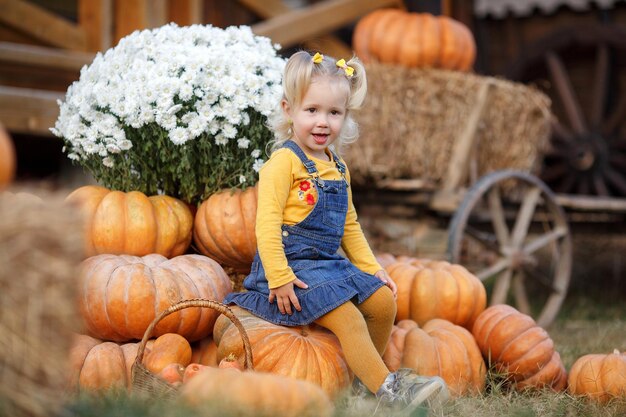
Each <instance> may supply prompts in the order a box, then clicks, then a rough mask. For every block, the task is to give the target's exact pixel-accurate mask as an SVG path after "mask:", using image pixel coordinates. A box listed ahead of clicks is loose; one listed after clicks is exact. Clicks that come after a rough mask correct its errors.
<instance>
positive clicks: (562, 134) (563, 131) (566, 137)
mask: <svg viewBox="0 0 626 417" xmlns="http://www.w3.org/2000/svg"><path fill="white" fill-rule="evenodd" d="M551 126H552V132H553V133H554V137H553V138H556V139H559V140H560V141H562V142H571V141H573V140H574V134H573V133H572V132H571V131H570V130H569V129H568V128H567V126H565V125H563V124H562V123H560V122H559V121H558V120H556V118H555V119H553V120H552V124H551Z"/></svg>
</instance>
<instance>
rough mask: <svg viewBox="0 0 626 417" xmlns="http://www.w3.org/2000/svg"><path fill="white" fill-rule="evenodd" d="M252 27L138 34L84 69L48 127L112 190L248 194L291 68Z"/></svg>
mask: <svg viewBox="0 0 626 417" xmlns="http://www.w3.org/2000/svg"><path fill="white" fill-rule="evenodd" d="M277 49H278V46H275V45H272V43H271V41H270V40H269V39H268V38H265V37H260V36H256V35H254V34H253V33H252V31H251V30H250V28H249V27H246V26H241V27H228V28H226V29H220V28H216V27H212V26H210V25H206V26H204V25H193V26H189V27H178V26H177V25H175V24H169V25H166V26H163V27H160V28H157V29H153V30H143V31H136V32H134V33H132V34H131V35H129V36H127V37H125V38H123V39H122V40H121V41H120V42H119V44H118V45H117V46H116V47H114V48H111V49H109V50H108V51H106V52H105V53H104V54H101V53H98V54H97V55H96V57H95V59H94V61H93V62H92V63H91V64H90V65H89V66H85V67H83V69H82V70H81V74H80V79H79V80H78V81H76V82H75V83H73V84H72V85H71V86H70V87H69V89H68V91H67V94H66V97H65V101H64V102H60V103H59V106H60V114H59V118H58V120H57V122H56V124H55V127H54V128H52V129H51V131H52V132H53V134H55V135H56V136H59V137H61V138H62V139H63V141H64V144H65V146H64V148H63V149H64V152H65V153H67V156H68V157H69V158H70V159H72V160H73V161H74V162H75V163H77V164H80V165H81V166H83V168H84V169H86V170H87V171H89V172H90V173H91V174H92V175H93V177H94V178H95V179H96V181H98V182H99V183H101V184H102V185H104V186H105V187H107V188H110V189H114V190H121V191H126V192H128V191H131V190H137V191H141V192H143V193H144V194H147V195H154V194H166V195H170V196H172V197H176V198H179V199H181V200H183V201H186V202H188V203H194V204H196V203H199V202H200V201H203V200H205V199H206V198H207V197H208V196H209V195H211V194H213V193H214V192H216V191H218V190H220V189H223V188H232V187H240V188H245V187H248V186H252V185H254V184H255V183H256V181H257V178H258V177H257V172H258V170H259V169H260V167H261V165H262V164H263V162H264V160H263V155H264V154H265V148H266V145H267V144H268V142H269V141H270V140H271V139H272V138H273V134H272V132H271V131H270V130H269V128H268V127H267V126H266V120H267V117H268V116H269V115H270V114H271V112H272V111H274V109H275V105H276V103H277V102H278V100H279V99H280V94H281V86H280V83H281V75H282V70H283V67H284V64H285V60H284V59H283V58H281V57H280V56H278V55H277Z"/></svg>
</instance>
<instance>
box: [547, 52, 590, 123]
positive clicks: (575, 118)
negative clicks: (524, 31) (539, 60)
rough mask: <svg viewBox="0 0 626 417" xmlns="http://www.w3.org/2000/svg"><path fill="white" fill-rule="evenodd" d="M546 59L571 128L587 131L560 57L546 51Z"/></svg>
mask: <svg viewBox="0 0 626 417" xmlns="http://www.w3.org/2000/svg"><path fill="white" fill-rule="evenodd" d="M546 61H547V65H548V68H549V70H550V76H551V77H552V81H553V82H554V84H555V86H556V89H557V91H558V94H559V97H560V99H561V101H562V103H563V106H564V108H565V112H566V113H567V116H568V119H569V121H570V124H571V126H572V129H574V132H575V133H576V134H578V135H583V134H584V133H585V132H586V131H587V127H586V126H585V121H584V119H583V114H582V110H581V109H580V105H579V104H578V101H577V100H576V96H575V94H574V89H573V88H572V83H571V81H570V78H569V76H568V75H567V72H566V71H565V65H563V61H562V60H561V58H559V56H558V55H557V54H556V53H554V52H553V51H548V52H547V53H546Z"/></svg>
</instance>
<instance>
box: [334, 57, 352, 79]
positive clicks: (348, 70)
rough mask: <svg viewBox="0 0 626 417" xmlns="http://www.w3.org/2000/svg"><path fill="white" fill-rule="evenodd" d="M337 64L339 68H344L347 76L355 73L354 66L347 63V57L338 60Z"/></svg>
mask: <svg viewBox="0 0 626 417" xmlns="http://www.w3.org/2000/svg"><path fill="white" fill-rule="evenodd" d="M336 65H337V66H338V67H339V68H343V70H344V71H345V72H346V77H352V76H353V75H354V68H352V67H351V66H349V65H347V64H346V60H345V59H343V58H341V59H340V60H339V61H337V62H336Z"/></svg>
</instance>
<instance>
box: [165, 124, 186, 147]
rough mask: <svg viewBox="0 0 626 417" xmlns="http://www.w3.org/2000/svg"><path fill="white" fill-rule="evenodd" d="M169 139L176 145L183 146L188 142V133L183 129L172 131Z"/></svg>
mask: <svg viewBox="0 0 626 417" xmlns="http://www.w3.org/2000/svg"><path fill="white" fill-rule="evenodd" d="M169 137H170V140H171V141H172V142H173V143H174V144H175V145H182V144H183V143H185V142H186V141H187V131H186V130H185V129H183V128H182V127H177V128H175V129H172V130H170V134H169Z"/></svg>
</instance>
